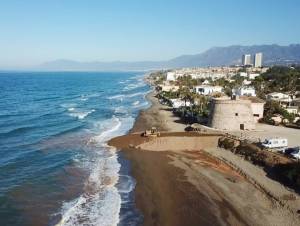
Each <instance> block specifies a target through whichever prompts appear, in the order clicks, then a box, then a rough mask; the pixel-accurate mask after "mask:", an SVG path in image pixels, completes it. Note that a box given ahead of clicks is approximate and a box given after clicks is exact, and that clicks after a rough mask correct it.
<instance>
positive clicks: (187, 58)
mask: <svg viewBox="0 0 300 226" xmlns="http://www.w3.org/2000/svg"><path fill="white" fill-rule="evenodd" d="M257 52H262V53H263V64H264V65H287V64H293V63H296V64H299V63H300V44H292V45H289V46H279V45H254V46H239V45H234V46H228V47H213V48H210V49H208V50H207V51H205V52H203V53H200V54H196V55H183V56H179V57H176V58H174V59H171V60H168V61H140V62H122V61H115V62H77V61H72V60H56V61H51V62H47V63H44V64H42V65H40V66H38V67H37V68H36V69H39V70H91V71H97V70H100V71H105V70H151V69H163V68H178V67H196V66H225V65H236V64H241V58H242V55H243V54H247V53H248V54H251V55H253V54H255V53H257Z"/></svg>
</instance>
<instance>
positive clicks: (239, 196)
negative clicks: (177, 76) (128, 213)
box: [109, 93, 300, 226]
mask: <svg viewBox="0 0 300 226" xmlns="http://www.w3.org/2000/svg"><path fill="white" fill-rule="evenodd" d="M147 98H148V99H149V100H150V101H151V102H152V106H151V107H150V108H149V109H147V110H144V111H142V112H141V113H140V115H139V117H138V119H137V120H136V122H135V125H134V127H133V128H132V130H131V131H130V134H128V135H126V136H122V137H117V138H114V139H112V140H111V141H110V142H109V144H110V145H113V146H116V147H117V148H118V149H121V150H122V151H123V152H124V153H125V156H126V158H128V159H129V160H130V162H131V168H132V174H133V177H134V178H135V179H136V181H137V184H136V188H135V202H136V206H137V208H138V209H139V210H140V211H141V212H142V214H143V216H144V225H147V226H148V225H149V226H150V225H151V226H152V225H172V226H177V225H178V226H179V225H191V226H193V225H264V226H265V225H270V226H271V225H272V226H275V225H278V226H279V225H300V220H299V214H297V210H298V209H300V202H299V200H300V199H299V196H298V195H297V194H295V193H294V192H292V191H290V190H288V189H286V188H285V187H283V186H281V185H280V184H279V183H277V182H275V181H272V180H271V179H269V178H266V176H264V174H263V173H262V170H261V169H259V168H257V167H255V166H254V165H252V164H250V163H248V162H247V163H244V162H245V161H244V160H242V159H241V158H239V157H237V156H234V154H232V153H231V152H229V151H227V152H226V151H225V152H224V150H220V149H219V148H217V141H218V138H219V137H220V136H219V135H218V134H204V135H203V134H199V133H194V132H190V133H188V132H184V128H185V127H186V125H184V124H181V123H180V120H179V119H178V118H176V117H174V116H173V114H172V111H171V109H170V108H168V107H166V106H163V105H161V104H160V103H159V102H158V101H157V99H156V98H155V97H154V96H153V93H150V94H148V97H147ZM152 126H156V127H157V128H159V130H160V131H162V134H161V136H160V137H159V138H142V137H141V136H140V133H141V131H143V130H145V129H146V128H149V127H152ZM225 162H230V163H233V164H236V165H238V166H239V167H241V168H242V169H244V170H250V171H251V172H252V171H253V172H254V173H252V175H251V176H252V177H254V180H252V181H251V180H249V177H250V176H249V177H247V176H245V175H244V174H241V173H238V172H237V171H236V170H235V169H233V168H234V167H233V166H232V165H231V166H230V164H228V163H225ZM247 164H249V165H250V166H248V165H247ZM243 167H244V168H243ZM247 167H248V168H247ZM251 167H253V169H252V168H251ZM256 174H259V175H258V176H257V178H256ZM252 177H251V178H252ZM255 179H257V183H260V182H262V183H264V184H263V185H264V186H266V187H268V186H270V187H271V188H270V189H271V190H272V191H274V192H277V193H276V194H278V197H279V199H280V198H282V199H283V202H279V201H278V199H274V197H272V196H270V194H267V193H266V191H264V190H262V189H259V186H257V185H255V183H256V180H255ZM254 181H255V182H254ZM272 194H273V193H272ZM278 197H277V198H278ZM284 197H293V198H285V199H284Z"/></svg>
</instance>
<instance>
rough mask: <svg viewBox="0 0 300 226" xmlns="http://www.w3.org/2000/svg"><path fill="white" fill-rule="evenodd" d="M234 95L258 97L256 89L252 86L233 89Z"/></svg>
mask: <svg viewBox="0 0 300 226" xmlns="http://www.w3.org/2000/svg"><path fill="white" fill-rule="evenodd" d="M232 93H233V95H235V96H252V97H255V96H256V93H255V89H254V87H252V86H242V87H239V88H237V89H233V90H232Z"/></svg>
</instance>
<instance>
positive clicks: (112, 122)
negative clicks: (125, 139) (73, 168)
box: [57, 116, 134, 226]
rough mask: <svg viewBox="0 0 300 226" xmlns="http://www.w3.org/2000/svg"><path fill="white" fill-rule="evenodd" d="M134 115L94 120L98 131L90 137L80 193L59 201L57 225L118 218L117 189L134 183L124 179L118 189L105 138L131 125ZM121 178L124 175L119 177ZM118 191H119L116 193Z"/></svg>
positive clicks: (105, 224) (108, 224) (109, 222)
mask: <svg viewBox="0 0 300 226" xmlns="http://www.w3.org/2000/svg"><path fill="white" fill-rule="evenodd" d="M133 122H134V119H133V118H131V117H129V118H117V117H115V116H113V117H112V118H111V119H109V120H106V121H101V122H99V123H96V124H95V129H99V130H100V131H101V132H100V134H98V135H95V136H94V137H92V138H91V142H90V143H89V144H90V145H89V146H92V147H93V146H95V147H96V148H94V149H93V150H95V152H93V153H91V154H92V155H91V157H90V160H89V163H88V164H89V167H88V168H90V169H91V173H90V176H89V178H88V179H87V181H86V183H85V186H84V193H83V194H82V195H81V196H80V197H78V198H77V199H75V200H73V201H70V202H66V203H64V204H63V207H62V210H61V215H62V218H61V221H60V222H59V223H58V224H57V225H61V226H62V225H63V226H69V225H70V226H71V225H72V226H73V225H74V226H77V225H101V226H114V225H117V224H118V222H119V212H120V208H121V196H120V193H121V192H126V191H128V192H129V191H131V190H132V189H133V188H134V183H132V182H131V181H130V178H125V179H127V184H124V185H123V187H122V190H120V191H119V190H118V189H117V188H116V184H117V182H118V180H119V170H120V164H119V162H118V159H117V154H116V152H115V149H113V148H110V147H108V146H107V145H106V142H107V140H109V139H111V138H112V137H115V136H118V135H121V134H124V133H126V132H127V130H128V129H129V128H131V127H132V125H133ZM122 180H124V178H123V177H122ZM119 192H120V193H119Z"/></svg>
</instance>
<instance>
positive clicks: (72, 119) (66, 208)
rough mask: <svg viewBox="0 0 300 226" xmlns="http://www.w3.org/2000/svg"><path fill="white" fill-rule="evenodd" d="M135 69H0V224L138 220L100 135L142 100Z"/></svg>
mask: <svg viewBox="0 0 300 226" xmlns="http://www.w3.org/2000/svg"><path fill="white" fill-rule="evenodd" d="M149 90H150V87H149V86H148V85H147V84H146V83H145V82H144V75H143V73H138V72H118V73H116V72H101V73H100V72H0V225H1V226H5V225H14V226H18V225H31V226H34V225H100V226H111V225H139V224H140V223H141V222H142V215H141V214H140V213H139V211H138V210H137V209H136V208H135V205H134V194H133V190H134V187H135V181H134V178H132V177H131V176H130V162H128V161H127V160H126V159H125V158H124V157H123V156H122V153H121V152H117V150H115V149H114V148H112V147H109V146H108V145H107V144H106V142H107V141H108V140H109V139H110V138H112V137H115V136H118V135H122V134H125V133H127V132H128V130H129V129H130V128H131V127H132V126H133V123H134V120H135V118H136V117H137V115H138V113H139V111H140V110H141V109H145V108H147V107H148V105H149V103H148V102H147V101H146V99H145V95H146V93H147V92H149Z"/></svg>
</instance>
